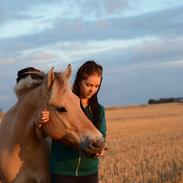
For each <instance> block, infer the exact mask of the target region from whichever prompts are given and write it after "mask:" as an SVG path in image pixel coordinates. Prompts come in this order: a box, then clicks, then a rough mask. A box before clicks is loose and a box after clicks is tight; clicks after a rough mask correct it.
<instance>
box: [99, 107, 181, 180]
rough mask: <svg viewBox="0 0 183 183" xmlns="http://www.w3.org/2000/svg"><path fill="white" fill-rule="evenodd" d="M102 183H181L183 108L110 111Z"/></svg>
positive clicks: (135, 108)
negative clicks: (107, 148)
mask: <svg viewBox="0 0 183 183" xmlns="http://www.w3.org/2000/svg"><path fill="white" fill-rule="evenodd" d="M106 113H107V129H108V135H107V144H108V147H109V150H108V152H107V153H106V154H105V156H104V157H103V158H101V163H100V183H182V182H183V105H182V104H163V105H162V104H161V105H152V106H140V107H130V108H120V109H114V110H107V112H106Z"/></svg>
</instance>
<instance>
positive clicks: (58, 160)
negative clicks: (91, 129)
mask: <svg viewBox="0 0 183 183" xmlns="http://www.w3.org/2000/svg"><path fill="white" fill-rule="evenodd" d="M101 82H102V66H100V65H98V64H97V63H96V62H95V61H87V62H85V63H84V64H83V65H82V66H81V67H80V68H79V70H78V72H77V75H76V79H75V81H74V84H73V92H74V93H75V94H76V95H77V96H78V97H79V98H80V102H81V108H82V110H83V111H84V113H85V114H86V116H87V117H88V118H89V119H90V120H91V121H92V122H93V124H94V125H95V126H96V128H98V130H99V131H100V132H101V133H102V134H103V136H104V137H105V136H106V120H105V111H104V107H103V106H102V105H100V104H99V103H98V99H97V95H98V92H99V89H100V86H101ZM48 120H49V111H48V110H46V109H45V110H44V111H43V112H42V113H41V121H42V123H45V122H48ZM105 150H106V149H105ZM105 150H103V151H102V152H101V153H100V154H96V156H102V155H103V154H104V151H105ZM98 165H99V159H98V158H96V157H93V158H92V157H86V156H85V157H84V156H82V155H81V154H80V152H79V151H78V150H76V149H73V148H72V147H69V146H67V145H65V144H63V143H61V142H60V141H56V140H52V146H51V158H50V171H51V183H97V182H98Z"/></svg>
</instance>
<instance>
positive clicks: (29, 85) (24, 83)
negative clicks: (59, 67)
mask: <svg viewBox="0 0 183 183" xmlns="http://www.w3.org/2000/svg"><path fill="white" fill-rule="evenodd" d="M41 83H42V80H39V79H33V78H31V76H27V77H26V78H24V79H21V80H20V81H19V82H18V83H17V84H16V85H15V87H14V92H15V94H16V96H17V97H19V96H20V95H21V94H22V93H24V91H26V92H27V91H29V90H31V89H33V88H35V87H37V86H39V85H40V84H41Z"/></svg>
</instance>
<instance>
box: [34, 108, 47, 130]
mask: <svg viewBox="0 0 183 183" xmlns="http://www.w3.org/2000/svg"><path fill="white" fill-rule="evenodd" d="M49 119H50V111H48V109H46V108H45V109H43V110H42V111H41V112H40V114H39V116H38V122H37V125H36V126H37V128H41V127H42V126H43V124H45V123H47V122H48V121H49Z"/></svg>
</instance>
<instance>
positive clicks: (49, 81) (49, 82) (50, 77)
mask: <svg viewBox="0 0 183 183" xmlns="http://www.w3.org/2000/svg"><path fill="white" fill-rule="evenodd" d="M54 79H55V74H54V67H52V68H51V69H50V70H49V72H48V76H47V89H48V90H50V88H51V85H52V83H53V80H54Z"/></svg>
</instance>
